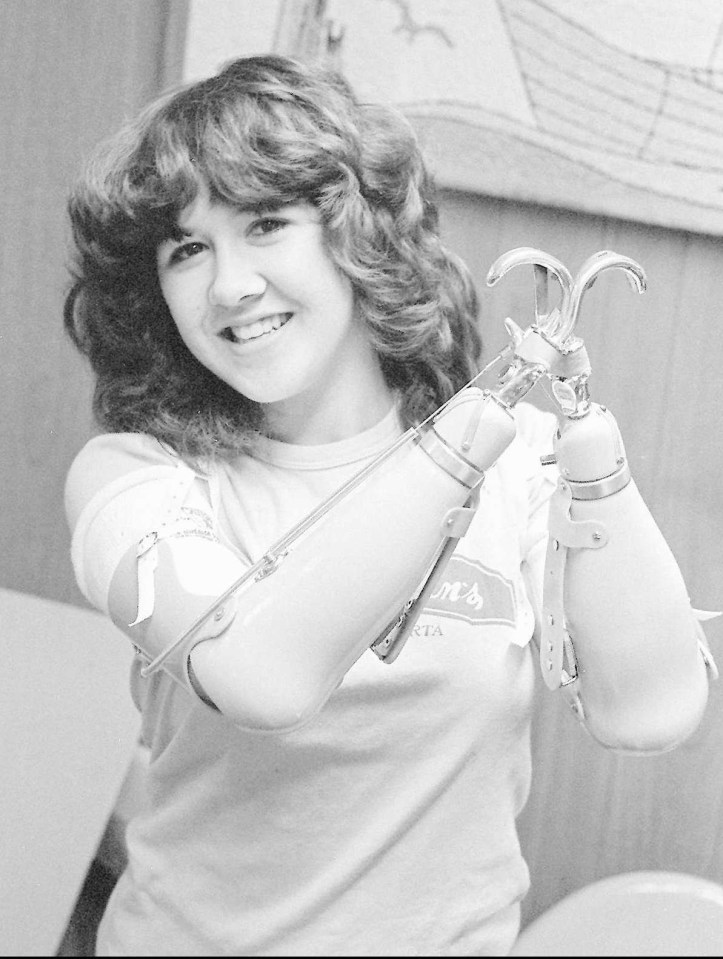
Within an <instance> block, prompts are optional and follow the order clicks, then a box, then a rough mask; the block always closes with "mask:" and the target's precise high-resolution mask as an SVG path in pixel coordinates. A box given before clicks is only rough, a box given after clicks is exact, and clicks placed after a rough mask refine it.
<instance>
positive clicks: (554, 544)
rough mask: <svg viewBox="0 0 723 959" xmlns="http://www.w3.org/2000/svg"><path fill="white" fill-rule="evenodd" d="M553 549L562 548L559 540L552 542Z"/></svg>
mask: <svg viewBox="0 0 723 959" xmlns="http://www.w3.org/2000/svg"><path fill="white" fill-rule="evenodd" d="M552 548H553V549H559V548H560V541H559V540H557V539H553V541H552Z"/></svg>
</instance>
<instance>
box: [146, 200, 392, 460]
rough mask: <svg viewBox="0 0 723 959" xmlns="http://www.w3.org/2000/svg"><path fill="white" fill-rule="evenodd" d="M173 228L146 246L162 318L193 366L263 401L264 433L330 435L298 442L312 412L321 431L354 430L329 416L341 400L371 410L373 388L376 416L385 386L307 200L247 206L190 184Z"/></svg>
mask: <svg viewBox="0 0 723 959" xmlns="http://www.w3.org/2000/svg"><path fill="white" fill-rule="evenodd" d="M178 226H179V230H180V231H181V233H182V234H183V235H182V237H181V238H180V239H178V240H176V239H171V240H166V241H165V242H163V243H162V244H161V245H160V246H159V248H158V253H157V268H158V277H159V281H160V286H161V291H162V293H163V296H164V299H165V301H166V303H167V304H168V308H169V310H170V312H171V316H172V317H173V320H174V321H175V323H176V326H177V327H178V330H179V333H180V334H181V337H182V338H183V341H184V342H185V344H186V346H187V347H188V349H189V350H190V351H191V352H192V353H193V355H194V356H195V357H196V358H197V359H198V360H199V361H200V362H201V363H203V365H204V366H206V367H207V368H208V369H209V370H211V371H212V372H213V373H215V374H216V376H218V377H219V378H220V379H222V380H223V381H224V382H226V383H228V384H229V386H231V387H233V388H234V389H235V390H237V391H238V392H239V393H241V394H243V395H244V396H246V397H248V398H249V399H250V400H253V401H254V402H257V403H260V404H262V405H263V406H264V408H265V412H266V415H267V422H268V423H269V425H270V429H271V431H272V432H273V433H274V435H279V437H280V438H283V439H287V440H291V441H295V442H304V441H306V442H325V441H330V437H329V436H327V435H326V433H328V432H329V430H328V429H326V427H325V428H324V429H322V433H323V434H324V435H323V436H321V437H320V438H313V439H309V429H310V427H311V425H312V422H317V423H318V422H319V417H321V421H323V423H324V424H326V426H329V427H331V433H334V434H335V435H334V436H333V437H331V438H338V437H337V436H336V434H337V433H339V430H340V429H341V432H342V433H344V434H347V435H348V433H349V432H350V431H351V432H353V431H354V430H355V429H357V428H366V427H367V426H368V425H371V424H370V423H362V424H361V425H359V426H353V425H352V424H349V428H348V429H346V428H344V427H343V426H342V427H339V426H337V427H333V425H332V424H333V423H334V422H337V423H338V421H339V418H340V417H343V412H344V409H345V406H346V407H349V408H358V409H359V410H363V409H364V408H365V407H366V408H368V407H369V405H370V404H372V405H373V406H374V407H375V408H376V406H377V405H378V404H379V396H378V394H379V391H382V393H383V396H384V400H383V401H382V403H381V406H379V409H380V410H381V413H380V415H383V413H384V412H385V411H386V409H388V405H389V395H388V391H387V390H386V387H385V385H384V381H383V377H382V374H381V370H380V365H379V361H378V357H377V355H376V353H375V352H374V350H373V349H372V347H371V346H370V344H369V341H368V338H367V336H366V331H365V329H364V326H363V324H362V323H361V321H360V320H359V318H358V316H357V315H356V310H355V305H354V297H353V292H352V288H351V284H350V282H349V280H348V279H347V278H346V277H345V276H344V275H343V274H342V273H341V272H340V271H339V270H338V268H337V267H336V265H335V264H334V262H333V261H332V260H331V258H330V256H329V254H328V252H327V249H326V246H325V242H324V231H323V226H322V224H321V221H320V218H319V215H318V212H317V210H316V209H315V208H314V207H313V206H311V205H310V204H307V203H298V204H294V205H291V206H284V207H281V208H279V209H275V210H269V211H259V212H253V213H249V212H243V211H240V210H238V209H236V208H235V207H232V206H228V205H226V204H222V203H212V202H210V200H209V197H208V193H207V192H202V193H200V194H199V195H198V197H197V198H196V199H195V200H194V201H193V203H191V204H190V205H189V206H188V207H187V208H186V209H185V210H184V211H183V213H182V215H181V216H180V218H179V223H178ZM374 415H376V413H375V414H374ZM312 432H313V429H312Z"/></svg>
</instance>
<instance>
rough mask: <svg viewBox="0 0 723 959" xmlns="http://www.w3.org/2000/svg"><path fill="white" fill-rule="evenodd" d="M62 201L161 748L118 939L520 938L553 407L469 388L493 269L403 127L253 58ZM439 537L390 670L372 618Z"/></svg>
mask: <svg viewBox="0 0 723 959" xmlns="http://www.w3.org/2000/svg"><path fill="white" fill-rule="evenodd" d="M70 215H71V219H72V223H73V228H74V234H75V239H76V244H77V249H78V258H77V264H76V269H75V282H74V285H73V287H72V290H71V292H70V294H69V297H68V299H67V302H66V310H65V318H66V326H67V329H68V331H69V333H70V335H71V337H72V338H73V340H74V342H75V343H76V345H77V346H78V348H79V349H80V350H81V351H82V352H84V353H85V354H86V355H87V356H88V358H89V360H90V362H91V364H92V366H93V369H94V371H95V373H96V377H97V388H96V395H95V409H96V413H97V416H98V420H99V422H100V424H101V426H102V428H103V430H104V432H103V433H102V434H101V435H99V436H97V437H95V438H94V439H92V440H91V441H90V442H89V443H88V444H87V445H86V447H85V448H84V449H83V450H82V451H81V452H80V454H79V455H78V457H77V459H76V461H75V462H74V464H73V466H72V468H71V471H70V474H69V477H68V481H67V490H66V496H67V512H68V518H69V522H70V525H71V528H72V530H73V547H72V555H73V563H74V567H75V570H76V575H77V578H78V583H79V585H80V587H81V589H82V590H83V592H84V594H85V595H86V596H87V598H88V600H89V601H90V602H91V603H92V604H93V605H95V606H96V607H98V608H99V609H101V610H104V611H105V612H107V613H108V614H109V615H110V616H111V617H112V618H113V620H114V621H115V622H116V623H117V624H118V625H119V627H120V628H121V629H123V630H124V631H125V632H126V633H127V634H128V635H129V636H130V638H131V641H132V642H133V643H134V645H135V647H136V650H137V653H138V655H137V657H136V661H135V664H134V667H133V675H132V692H133V696H134V698H135V702H136V703H137V705H138V708H139V710H140V712H141V714H142V732H143V737H144V740H145V742H146V743H147V744H148V746H149V748H150V755H151V762H150V770H149V804H148V807H147V808H145V809H144V810H142V811H140V812H139V814H138V816H137V818H136V819H134V821H133V822H132V823H131V824H130V827H129V830H128V835H127V845H128V859H129V861H128V867H127V869H126V871H125V872H124V874H123V875H122V876H121V878H120V880H119V882H118V884H117V886H116V888H115V890H114V893H113V895H112V897H111V900H110V902H109V905H108V908H107V910H106V914H105V917H104V919H103V922H102V925H101V928H100V930H99V935H98V953H99V954H101V955H166V956H167V955H256V956H260V955H287V956H288V955H328V956H338V955H385V956H389V955H404V956H409V955H501V954H504V953H505V952H506V951H507V950H508V949H509V948H510V946H511V944H512V943H513V941H514V939H515V937H516V934H517V930H518V922H519V902H520V900H521V899H522V898H523V896H524V895H525V892H526V890H527V887H528V872H527V868H526V865H525V862H524V860H523V858H522V855H521V853H520V848H519V844H518V840H517V835H516V831H515V818H516V817H517V815H518V814H519V812H520V810H521V809H522V807H523V805H524V802H525V799H526V796H527V793H528V787H529V777H530V752H529V724H530V712H531V697H532V689H533V681H534V672H535V666H534V665H533V657H532V655H531V653H530V647H529V641H530V639H531V638H532V637H533V634H534V633H535V628H536V627H535V623H536V621H537V620H539V617H540V603H541V600H540V593H541V584H542V580H543V568H544V562H545V550H546V546H547V541H548V525H547V524H548V520H547V517H548V502H549V500H550V497H551V495H552V493H553V490H554V489H555V482H556V474H555V475H552V476H551V475H548V474H549V472H550V467H542V466H541V465H540V458H539V457H540V453H548V452H549V451H550V444H551V442H552V438H553V432H554V430H555V428H556V423H555V422H554V417H552V416H551V415H550V414H540V413H537V412H536V411H535V410H533V409H532V408H531V407H523V406H518V407H516V408H515V411H514V415H513V414H512V412H511V410H510V409H508V408H505V404H499V403H495V402H489V400H488V398H487V397H486V395H485V394H483V393H481V392H480V391H479V390H477V389H475V388H467V389H464V387H465V385H466V384H467V383H468V382H469V380H470V379H471V378H472V377H473V376H474V375H475V373H476V372H477V371H478V370H479V359H480V350H481V342H480V336H479V333H478V327H477V317H476V314H477V303H476V297H475V292H474V289H473V286H472V283H471V281H470V277H469V274H468V272H467V270H466V268H465V267H464V265H463V264H462V263H461V262H460V261H459V260H458V259H457V258H456V257H455V256H454V255H452V254H451V253H450V252H449V251H448V250H446V249H445V247H444V246H443V245H442V243H441V241H440V238H439V235H438V232H437V213H436V206H435V201H434V196H433V192H432V187H431V184H430V181H429V177H428V175H427V172H426V170H425V166H424V163H423V160H422V158H421V156H420V152H419V149H418V146H417V143H416V141H415V138H414V136H413V134H412V132H411V131H410V128H409V126H408V125H407V124H406V123H405V122H404V121H403V120H402V119H401V118H400V117H399V116H398V115H396V114H395V113H393V112H391V111H388V110H385V109H383V108H381V107H379V106H371V105H364V104H360V103H359V102H357V100H356V99H355V97H354V95H353V93H352V91H351V90H350V89H349V88H348V86H347V84H346V83H345V82H344V81H343V79H341V78H340V77H339V76H337V75H335V74H332V73H327V72H324V71H323V70H320V69H316V68H312V67H308V66H304V65H301V64H299V63H296V62H293V61H290V60H286V59H282V58H278V57H272V56H268V57H254V58H248V59H241V60H238V61H235V62H233V63H231V64H229V65H228V66H227V67H226V68H225V69H224V70H223V71H221V73H219V74H218V76H215V77H212V78H210V79H208V80H204V81H203V82H201V83H197V84H194V85H191V86H189V87H187V88H184V89H181V90H180V91H177V92H174V93H172V94H170V95H167V96H165V97H164V98H162V99H161V100H159V101H158V102H157V103H155V104H153V105H152V106H151V107H150V108H149V109H147V110H146V111H145V112H144V113H143V114H142V115H141V117H140V118H139V119H138V120H137V121H136V122H135V123H133V124H131V125H130V126H128V127H127V128H125V129H124V130H123V131H121V133H120V134H119V135H118V136H117V137H116V138H115V139H114V140H113V141H112V142H111V143H110V144H109V145H108V146H107V147H105V148H104V149H103V151H102V153H99V154H98V156H97V157H96V158H95V160H94V162H93V164H92V165H91V166H90V167H89V169H88V171H87V174H86V176H85V178H84V179H83V181H82V182H81V183H80V184H79V185H78V187H77V189H76V191H75V193H74V195H73V197H72V199H71V203H70ZM460 391H461V392H460ZM458 392H459V396H455V394H457V393H458ZM453 397H454V399H453V400H452V398H453ZM450 400H452V402H450V403H449V406H448V407H447V412H446V415H444V416H442V417H441V418H440V419H439V420H438V421H437V422H436V426H435V429H434V430H432V431H425V432H419V433H414V432H413V438H412V439H411V440H407V439H405V437H406V435H407V434H406V433H405V431H408V430H410V429H412V428H417V427H419V426H420V424H423V423H424V422H425V421H426V420H427V419H428V418H429V417H430V415H431V414H432V413H434V411H435V410H437V409H438V408H439V407H440V406H442V405H443V404H445V403H447V402H448V401H450ZM480 422H481V423H483V424H484V429H479V428H478V425H479V423H480ZM490 437H492V439H490ZM390 450H391V451H392V452H391V455H388V451H390ZM370 464H374V468H373V469H371V470H370V471H368V473H366V474H364V477H365V478H364V479H363V480H362V481H361V482H358V483H357V482H355V481H354V477H357V476H358V475H359V474H360V473H362V471H363V470H365V468H367V467H369V465H370ZM345 484H350V485H345ZM339 490H344V491H345V492H344V495H342V496H338V495H337V491H339ZM320 506H321V507H322V508H321V511H319V507H320ZM310 515H311V516H313V517H314V520H315V521H314V522H313V523H311V524H308V528H307V526H306V525H304V524H305V523H306V518H307V517H309V516H310ZM299 524H302V525H301V526H299ZM289 530H296V531H297V532H300V535H299V536H298V537H295V538H292V539H291V540H290V539H288V538H287V533H288V532H289ZM445 535H449V536H452V539H453V542H457V540H459V546H458V548H457V549H456V551H455V552H454V553H453V554H451V555H446V556H445V562H446V566H444V568H443V572H442V576H441V578H439V577H438V578H437V579H436V580H435V581H434V589H433V590H431V591H430V592H429V593H428V594H426V595H425V602H424V609H423V611H422V612H421V615H419V618H418V619H416V621H415V625H414V628H413V629H412V630H411V633H410V635H409V636H408V638H407V642H406V645H405V646H404V649H403V651H402V652H401V654H400V655H399V656H398V658H397V659H396V660H395V662H394V663H393V664H392V665H391V666H390V665H389V663H385V662H383V661H382V658H383V656H375V655H374V654H373V653H372V652H369V651H368V647H369V646H371V645H374V646H375V647H376V648H377V651H379V649H380V648H383V646H382V647H379V645H378V643H379V641H383V640H384V637H385V636H386V635H387V634H389V635H394V626H395V622H396V621H397V619H398V617H399V615H400V613H401V612H402V611H403V610H404V607H405V604H406V603H407V601H408V600H409V599H410V597H412V596H413V595H414V594H415V590H417V588H418V587H419V586H420V583H421V582H423V581H424V579H425V576H426V573H427V572H428V571H429V569H430V568H431V566H432V565H433V564H434V562H435V560H436V558H437V557H438V555H439V554H438V549H437V547H438V545H439V543H440V541H443V540H444V537H445ZM249 570H251V574H250V579H249V578H248V577H249V572H248V571H249ZM244 577H247V579H246V580H245V579H244ZM239 580H241V581H242V583H243V586H242V588H238V584H239ZM679 585H680V589H679V588H678V587H679ZM676 590H677V592H676ZM672 593H673V595H674V601H675V602H677V603H678V606H679V608H680V611H681V612H680V615H681V617H687V616H689V613H690V610H689V604H688V601H687V596H686V595H685V590H684V588H683V587H682V584H678V582H677V580H676V581H675V583H674V588H673V590H672ZM685 623H687V620H685ZM390 630H391V632H390ZM686 630H687V626H686V627H685V629H684V632H685V631H686ZM691 637H692V632H690V631H689V634H688V635H686V636H685V637H684V638H683V639H682V640H681V642H680V650H681V651H680V654H679V657H678V659H679V661H680V663H679V666H680V668H677V675H679V683H678V686H676V688H675V693H676V695H677V694H678V693H679V691H680V689H679V686H681V685H682V686H684V687H685V688H686V689H690V690H692V692H691V694H690V699H691V706H690V710H689V712H688V714H687V716H686V718H685V720H684V721H683V727H684V728H682V731H679V733H680V735H683V736H684V735H687V733H688V732H689V731H690V730H691V729H692V728H694V727H695V725H696V724H697V721H698V719H699V717H700V711H701V709H702V708H703V705H704V703H705V669H704V667H703V666H702V665H701V659H700V657H699V655H698V650H697V646H696V643H695V641H692V642H691ZM676 649H677V647H676ZM676 655H678V654H677V652H676ZM676 662H678V660H676ZM680 664H682V665H680Z"/></svg>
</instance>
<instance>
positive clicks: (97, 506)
mask: <svg viewBox="0 0 723 959" xmlns="http://www.w3.org/2000/svg"><path fill="white" fill-rule="evenodd" d="M207 487H208V484H207V483H206V481H205V478H204V477H203V476H202V475H201V474H199V473H197V472H195V471H194V470H192V469H191V468H190V467H189V466H187V465H186V464H185V463H184V462H183V461H182V460H181V459H180V458H179V457H178V456H176V455H174V454H173V453H171V452H170V451H168V450H166V449H164V447H163V446H162V445H161V444H160V443H159V442H158V441H157V440H155V439H153V438H152V437H150V436H146V435H143V434H139V433H110V434H103V435H101V436H97V437H94V438H93V439H91V440H90V441H89V442H88V443H87V444H86V445H85V446H84V447H83V449H82V450H81V451H80V453H78V455H77V456H76V458H75V460H74V461H73V463H72V465H71V467H70V470H69V472H68V476H67V479H66V483H65V511H66V517H67V520H68V524H69V526H70V530H71V537H72V538H71V560H72V564H73V570H74V572H75V577H76V580H77V583H78V587H79V589H80V591H81V592H82V593H83V595H84V596H85V597H86V599H87V600H88V602H90V603H91V604H92V605H93V606H95V607H96V608H97V609H100V610H101V611H103V612H106V613H107V612H108V592H109V589H110V583H111V580H112V577H113V573H114V572H115V570H116V568H117V566H118V563H119V562H120V560H121V559H122V558H123V556H124V555H125V553H126V552H127V551H128V549H129V548H130V547H131V546H132V545H133V544H134V543H137V542H138V541H139V540H140V539H141V538H142V537H143V536H145V535H146V534H147V533H149V532H151V531H153V530H154V529H156V528H157V527H158V525H159V524H161V523H169V522H172V521H173V520H174V519H175V518H177V516H178V515H179V514H180V510H181V508H183V507H186V508H188V507H192V508H194V509H196V510H200V511H202V512H204V513H205V514H207V515H208V516H209V520H208V522H209V523H212V522H213V519H212V516H211V513H212V510H211V505H210V501H209V497H208V492H207Z"/></svg>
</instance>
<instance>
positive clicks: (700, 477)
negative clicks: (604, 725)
mask: <svg viewBox="0 0 723 959" xmlns="http://www.w3.org/2000/svg"><path fill="white" fill-rule="evenodd" d="M442 199H443V203H442V213H443V227H444V231H445V235H446V237H447V240H448V242H449V243H450V245H451V246H452V247H453V248H454V249H456V250H457V252H459V253H460V254H461V255H462V256H463V257H464V258H465V259H466V261H467V262H468V263H469V265H470V266H471V267H472V268H473V271H474V273H475V277H476V280H477V284H478V288H479V290H480V294H481V298H482V303H483V328H484V331H485V334H486V337H487V340H488V344H489V349H490V351H493V350H496V349H498V348H499V346H501V345H502V344H503V343H504V341H505V334H504V330H503V328H502V321H503V319H504V317H505V316H512V317H513V319H515V320H516V321H517V322H518V323H520V325H522V326H527V325H529V323H530V322H531V320H532V318H533V307H534V301H533V278H532V270H531V268H518V269H516V270H514V271H512V272H510V273H509V274H507V275H506V276H505V277H504V278H503V279H502V280H501V281H500V282H499V283H498V284H497V285H496V286H495V287H494V288H492V289H491V290H490V289H489V288H487V287H486V285H485V277H486V274H487V270H488V268H489V266H490V265H491V263H492V262H493V261H494V260H495V259H496V258H497V257H498V256H499V255H500V254H502V253H504V252H506V251H507V250H509V249H513V248H514V247H517V246H534V247H538V248H540V249H543V250H545V251H547V252H549V253H551V254H553V255H555V256H557V257H558V258H559V259H561V260H562V261H563V262H564V263H565V264H566V265H567V266H568V267H569V268H570V269H571V270H573V272H574V271H575V270H576V269H577V268H578V267H579V266H580V264H581V263H582V262H583V261H584V260H585V259H586V258H587V257H588V256H589V255H590V254H592V253H595V252H597V251H598V250H602V249H613V250H615V251H616V252H618V253H621V254H625V255H626V256H630V257H632V258H633V259H635V260H637V261H638V262H639V263H640V264H641V265H642V266H643V268H644V269H645V271H646V274H647V277H648V292H647V293H646V294H644V295H643V296H637V295H636V294H635V293H633V292H632V291H631V290H630V287H629V286H628V283H627V281H626V279H625V277H624V276H623V274H622V273H617V272H616V271H610V272H607V273H605V274H603V275H602V276H601V277H600V278H599V279H598V281H597V282H596V283H595V285H594V286H593V287H592V289H591V290H589V291H588V293H587V295H586V299H585V301H584V304H583V308H582V311H581V320H580V324H579V332H580V334H581V336H582V337H583V338H584V339H585V342H586V345H587V347H588V351H589V354H590V359H591V363H592V366H593V375H592V377H591V391H592V394H593V398H595V399H597V400H598V401H599V402H603V403H605V404H606V405H608V406H609V407H610V409H611V410H612V411H613V412H614V413H615V415H616V416H617V419H618V422H619V423H620V425H621V428H622V430H623V436H624V438H625V443H626V448H627V452H628V456H629V459H630V463H631V467H632V470H633V475H634V476H635V479H636V482H637V484H638V486H639V488H640V489H641V492H642V493H643V495H644V497H645V499H646V502H647V503H648V506H649V507H650V509H651V511H652V512H653V515H654V516H655V517H656V519H657V521H658V524H659V526H660V527H661V529H662V530H663V532H664V533H665V535H666V538H667V540H668V542H669V543H670V545H671V547H672V549H673V551H674V553H675V555H676V557H677V559H678V562H679V564H680V566H681V569H682V571H683V574H684V576H685V579H686V583H687V585H688V589H689V593H690V596H691V599H692V601H693V604H694V605H695V606H698V607H699V608H705V609H721V608H723V496H722V495H721V494H722V492H723V483H722V480H721V477H723V403H722V402H721V398H720V387H721V383H722V380H723V375H722V374H721V365H722V364H723V324H722V323H721V321H720V318H719V310H720V307H719V304H720V303H721V302H723V243H722V242H721V240H720V239H718V238H715V237H708V236H700V235H696V234H690V233H684V232H680V231H674V230H665V229H661V228H653V227H647V226H645V225H642V224H639V223H632V222H625V221H617V220H610V219H606V218H603V217H592V216H587V215H578V214H574V213H569V212H565V211H562V210H556V209H545V208H539V207H532V206H523V205H519V204H509V203H505V202H504V201H500V200H492V199H487V198H484V197H471V196H468V195H461V194H456V193H450V192H448V193H445V194H443V197H442ZM533 398H534V399H535V402H537V403H538V404H539V405H541V406H543V408H552V407H551V404H550V401H549V399H548V397H547V396H546V395H545V393H544V391H543V390H540V389H539V388H537V387H536V388H535V391H533ZM631 588H635V586H634V584H631ZM706 631H707V634H708V636H709V638H710V640H711V644H712V646H713V648H714V650H717V652H718V659H719V661H720V662H721V664H722V665H723V620H720V619H719V620H716V621H713V622H711V623H710V624H709V626H708V628H707V630H706ZM533 755H534V760H533V763H534V771H533V787H532V794H531V797H530V801H529V803H528V806H527V808H526V810H525V812H524V813H523V815H522V817H521V820H520V830H521V840H522V843H523V847H524V849H525V852H526V854H527V857H528V861H529V863H530V870H531V876H532V889H531V892H530V894H529V896H528V899H527V900H526V902H525V903H524V907H523V918H524V920H525V921H528V920H530V919H531V918H533V917H534V916H536V915H538V914H539V912H540V911H542V910H543V909H544V908H546V907H547V906H549V905H551V904H552V903H553V902H555V901H556V900H557V899H559V898H560V897H561V896H563V895H565V894H566V893H568V892H570V891H572V890H574V889H577V888H579V887H581V886H583V885H585V884H586V883H588V882H590V881H592V880H594V879H597V878H601V877H603V876H606V875H611V874H613V873H617V872H626V871H630V870H636V869H671V870H681V871H684V872H690V873H693V874H695V875H701V876H705V877H707V878H711V879H713V880H716V881H718V882H723V836H722V835H721V833H722V832H723V826H722V823H723V681H720V682H718V683H715V684H713V686H712V688H711V697H710V702H709V707H708V710H707V714H706V716H705V718H704V720H703V723H702V724H701V727H700V728H699V729H698V731H697V732H696V733H695V734H694V735H693V737H692V738H691V739H690V740H689V741H688V742H686V743H685V744H683V745H682V746H680V747H679V748H678V749H677V750H674V751H673V752H671V753H668V754H665V755H661V756H655V757H630V756H624V755H618V754H613V753H611V752H609V751H606V750H604V749H603V748H602V747H600V746H599V745H598V744H597V743H595V742H594V741H593V740H592V739H591V738H590V737H589V736H588V735H587V734H586V733H585V732H584V731H583V730H582V729H581V728H580V727H579V726H578V725H577V723H576V722H575V721H574V719H573V718H572V716H571V715H568V710H567V709H566V707H564V706H563V704H562V702H561V701H560V700H559V698H557V697H556V696H555V695H554V694H552V693H549V692H548V691H547V690H546V688H545V687H544V686H543V684H542V683H541V682H540V684H539V689H538V703H537V715H536V720H535V726H534V731H533Z"/></svg>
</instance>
